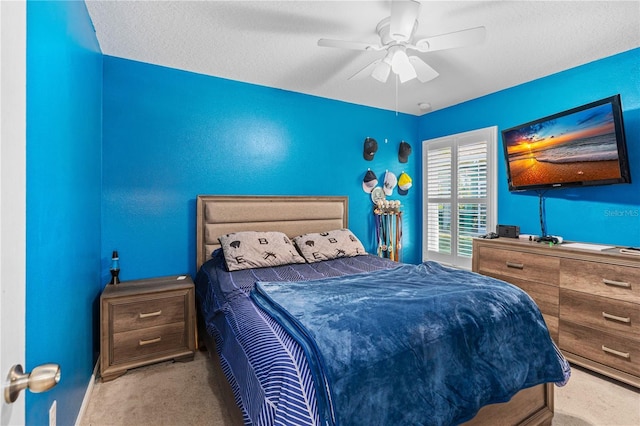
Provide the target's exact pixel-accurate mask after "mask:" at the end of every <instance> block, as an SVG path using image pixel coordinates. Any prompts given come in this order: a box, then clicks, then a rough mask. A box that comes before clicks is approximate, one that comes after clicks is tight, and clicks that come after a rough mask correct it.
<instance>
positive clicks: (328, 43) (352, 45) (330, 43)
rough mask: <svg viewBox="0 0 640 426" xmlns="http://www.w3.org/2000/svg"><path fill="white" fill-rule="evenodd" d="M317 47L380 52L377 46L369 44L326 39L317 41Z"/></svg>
mask: <svg viewBox="0 0 640 426" xmlns="http://www.w3.org/2000/svg"><path fill="white" fill-rule="evenodd" d="M318 46H321V47H337V48H339V49H351V50H380V49H379V46H375V45H372V44H369V43H363V42H360V41H347V40H332V39H328V38H321V39H320V40H318Z"/></svg>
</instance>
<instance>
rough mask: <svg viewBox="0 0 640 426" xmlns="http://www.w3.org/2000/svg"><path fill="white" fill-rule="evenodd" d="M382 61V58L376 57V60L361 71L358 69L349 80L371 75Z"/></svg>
mask: <svg viewBox="0 0 640 426" xmlns="http://www.w3.org/2000/svg"><path fill="white" fill-rule="evenodd" d="M381 61H382V60H381V59H376V60H375V61H373V62H371V63H370V64H368V65H367V66H365V67H364V68H362V69H361V70H360V71H358V72H357V73H355V74H354V75H352V76H351V77H349V78H348V79H347V80H360V79H363V78H366V77H369V76H370V75H371V73H372V72H373V71H374V70H375V69H376V67H377V66H378V64H380V62H381Z"/></svg>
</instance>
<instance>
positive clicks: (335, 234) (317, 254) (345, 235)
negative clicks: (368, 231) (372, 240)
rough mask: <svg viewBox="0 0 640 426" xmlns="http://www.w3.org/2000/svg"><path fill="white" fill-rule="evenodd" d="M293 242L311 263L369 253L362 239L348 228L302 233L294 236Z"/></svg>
mask: <svg viewBox="0 0 640 426" xmlns="http://www.w3.org/2000/svg"><path fill="white" fill-rule="evenodd" d="M293 243H294V244H295V245H296V247H297V248H298V251H299V252H300V253H301V254H302V256H303V257H304V258H305V260H306V261H307V262H309V263H314V262H320V261H321V260H331V259H337V258H339V257H353V256H359V255H362V254H367V252H366V250H365V249H364V246H363V245H362V243H361V242H360V240H359V239H358V238H357V237H356V236H355V235H353V232H351V231H350V230H348V229H336V230H333V231H329V232H320V233H313V234H304V235H300V236H297V237H294V238H293Z"/></svg>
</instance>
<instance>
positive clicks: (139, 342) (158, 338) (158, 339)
mask: <svg viewBox="0 0 640 426" xmlns="http://www.w3.org/2000/svg"><path fill="white" fill-rule="evenodd" d="M160 340H162V337H156V338H155V339H149V340H138V346H144V345H150V344H152V343H158V342H159V341H160ZM603 347H604V346H603Z"/></svg>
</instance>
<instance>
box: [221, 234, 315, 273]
mask: <svg viewBox="0 0 640 426" xmlns="http://www.w3.org/2000/svg"><path fill="white" fill-rule="evenodd" d="M219 241H220V244H221V245H222V252H223V254H224V259H225V262H226V263H227V269H228V270H229V271H239V270H241V269H249V268H264V267H268V266H280V265H287V264H290V263H305V261H304V259H303V258H302V257H301V256H300V255H299V254H298V252H297V251H296V248H295V247H294V246H293V244H292V243H291V240H290V239H289V237H287V235H286V234H283V233H282V232H255V231H244V232H234V233H232V234H227V235H224V236H222V237H220V238H219Z"/></svg>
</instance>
